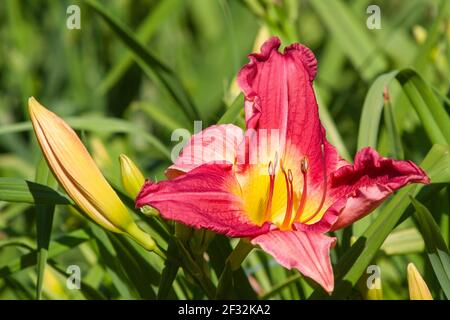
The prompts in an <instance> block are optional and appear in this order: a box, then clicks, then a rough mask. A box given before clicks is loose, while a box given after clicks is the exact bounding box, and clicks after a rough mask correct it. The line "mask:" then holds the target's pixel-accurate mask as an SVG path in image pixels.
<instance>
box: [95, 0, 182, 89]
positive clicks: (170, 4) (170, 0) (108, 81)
mask: <svg viewBox="0 0 450 320" xmlns="http://www.w3.org/2000/svg"><path fill="white" fill-rule="evenodd" d="M183 4H184V2H183V1H180V0H166V1H160V2H158V3H157V4H156V5H155V7H154V8H153V10H152V11H151V12H149V14H148V15H147V17H146V18H145V20H144V22H142V24H141V25H140V26H139V28H138V30H137V33H136V37H137V39H139V41H142V42H146V41H148V40H149V39H150V38H151V37H152V36H153V35H154V33H155V31H156V30H157V29H158V27H159V26H160V25H161V24H162V23H163V22H164V20H166V19H167V18H168V17H169V16H173V15H174V14H175V13H176V11H177V10H180V9H181V8H182V7H183ZM133 61H134V59H133V56H132V55H131V54H130V53H129V52H127V53H125V54H124V55H123V56H121V57H120V59H119V60H118V62H116V63H115V64H114V66H113V67H112V69H111V70H110V71H109V72H108V74H107V75H106V77H105V79H103V80H102V82H101V83H100V85H99V86H98V90H99V92H100V93H101V94H105V93H106V92H107V91H108V90H109V89H111V88H112V87H113V86H114V85H115V84H116V83H117V82H118V81H119V79H120V78H121V77H122V76H123V75H124V74H125V73H126V71H127V70H128V69H129V68H130V66H131V65H132V64H133Z"/></svg>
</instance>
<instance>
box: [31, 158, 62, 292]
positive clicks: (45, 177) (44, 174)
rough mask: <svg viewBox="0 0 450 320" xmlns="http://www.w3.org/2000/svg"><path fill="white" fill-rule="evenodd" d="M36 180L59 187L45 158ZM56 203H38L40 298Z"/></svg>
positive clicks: (37, 172)
mask: <svg viewBox="0 0 450 320" xmlns="http://www.w3.org/2000/svg"><path fill="white" fill-rule="evenodd" d="M36 182H37V183H42V184H45V185H48V186H49V187H51V188H57V186H58V182H57V181H56V180H55V179H54V177H53V175H52V173H51V172H50V170H49V168H48V166H47V164H46V163H45V160H44V158H41V160H40V161H39V164H38V167H37V169H36ZM54 213H55V204H37V205H36V236H37V250H38V264H37V281H36V299H37V300H40V299H41V295H42V285H43V283H44V272H45V266H46V265H47V256H48V246H49V243H50V237H51V234H52V226H53V215H54Z"/></svg>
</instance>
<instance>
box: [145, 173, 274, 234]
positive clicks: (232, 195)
mask: <svg viewBox="0 0 450 320" xmlns="http://www.w3.org/2000/svg"><path fill="white" fill-rule="evenodd" d="M232 191H233V192H232ZM238 191H239V185H238V182H237V180H236V177H235V175H234V172H233V165H230V164H211V165H210V164H205V165H202V166H200V167H197V168H195V169H193V170H192V171H189V172H188V173H186V174H184V175H182V176H179V177H177V178H175V179H173V180H167V181H161V182H159V183H153V182H151V181H146V183H145V185H144V187H143V188H142V190H141V192H140V193H139V195H138V196H137V199H136V207H137V208H140V207H143V206H144V205H149V206H152V207H154V208H156V209H157V210H158V211H159V212H160V213H161V215H162V216H163V217H164V218H165V219H169V220H175V221H178V222H182V223H184V224H186V225H189V226H192V227H195V228H206V229H210V230H212V231H215V232H218V233H222V234H225V235H228V236H231V237H251V236H255V235H259V234H261V233H264V232H266V231H267V230H268V229H269V225H268V224H267V225H264V226H258V225H256V224H254V223H252V222H251V221H250V220H249V219H248V217H247V216H246V214H245V212H244V211H243V209H242V200H241V198H240V196H239V194H238Z"/></svg>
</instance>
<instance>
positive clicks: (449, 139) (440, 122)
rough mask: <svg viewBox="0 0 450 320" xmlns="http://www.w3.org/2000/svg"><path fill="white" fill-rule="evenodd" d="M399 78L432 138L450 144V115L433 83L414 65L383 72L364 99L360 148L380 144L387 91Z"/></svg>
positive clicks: (359, 140)
mask: <svg viewBox="0 0 450 320" xmlns="http://www.w3.org/2000/svg"><path fill="white" fill-rule="evenodd" d="M394 78H395V79H396V80H397V81H398V82H399V84H400V85H401V87H402V90H403V92H404V94H405V95H406V97H407V98H408V100H409V102H410V103H411V106H412V107H413V108H414V110H415V111H416V113H417V115H418V116H419V118H420V120H421V122H422V124H423V126H424V129H425V132H426V133H427V135H428V138H429V139H430V141H431V142H432V143H433V144H450V118H449V115H448V113H447V112H446V111H445V109H444V106H443V105H442V104H441V103H440V102H439V100H438V99H437V98H436V96H435V94H434V93H433V90H432V89H431V87H430V86H429V85H428V84H427V83H425V81H424V80H423V79H422V77H421V76H420V75H419V74H418V73H416V72H415V71H414V70H412V69H404V70H401V71H392V72H390V73H386V74H383V75H381V76H379V77H378V78H377V79H376V80H375V81H374V82H373V84H372V86H371V87H370V89H369V91H368V92H367V95H366V98H365V100H364V105H363V110H362V113H361V120H360V125H359V132H358V149H361V148H363V147H366V146H371V147H373V148H376V147H377V142H378V134H379V125H380V119H381V113H382V111H383V106H384V100H383V91H384V88H385V87H386V86H388V85H389V83H390V82H391V81H392V79H394Z"/></svg>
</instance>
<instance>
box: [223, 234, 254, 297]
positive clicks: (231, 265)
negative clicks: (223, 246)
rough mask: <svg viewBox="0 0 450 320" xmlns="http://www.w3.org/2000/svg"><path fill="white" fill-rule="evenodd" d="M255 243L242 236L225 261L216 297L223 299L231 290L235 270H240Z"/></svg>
mask: <svg viewBox="0 0 450 320" xmlns="http://www.w3.org/2000/svg"><path fill="white" fill-rule="evenodd" d="M253 248H254V247H253V245H252V244H251V243H250V242H249V241H248V240H247V239H244V238H242V239H241V240H240V241H239V243H238V244H237V246H236V247H235V248H234V250H233V251H232V252H231V254H230V255H229V256H228V258H227V261H226V262H225V267H224V269H223V271H222V274H221V275H220V278H219V282H218V284H217V290H216V298H218V299H223V298H224V297H225V296H226V295H227V293H229V292H230V289H231V286H232V280H233V279H232V277H233V272H234V271H236V270H238V269H239V268H240V266H241V264H242V262H243V261H244V260H245V258H246V257H247V255H248V254H249V253H250V252H251V251H252V250H253Z"/></svg>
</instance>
